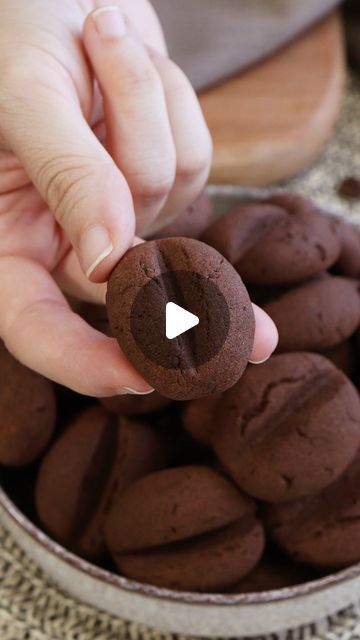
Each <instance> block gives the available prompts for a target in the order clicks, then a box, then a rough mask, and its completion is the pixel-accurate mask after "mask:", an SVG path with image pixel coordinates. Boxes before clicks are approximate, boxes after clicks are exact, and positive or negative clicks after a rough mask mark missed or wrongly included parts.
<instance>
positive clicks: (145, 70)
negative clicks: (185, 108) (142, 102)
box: [118, 60, 161, 95]
mask: <svg viewBox="0 0 360 640" xmlns="http://www.w3.org/2000/svg"><path fill="white" fill-rule="evenodd" d="M118 79H119V82H118V84H119V87H120V89H121V93H122V94H123V93H128V92H129V91H131V92H132V94H135V95H137V94H138V93H140V92H141V93H153V92H155V91H157V90H158V89H159V87H160V86H161V81H160V78H159V76H158V74H157V72H156V70H155V68H154V67H153V66H152V65H151V64H149V62H148V61H145V62H144V61H142V60H134V61H133V62H132V64H129V65H126V66H125V65H124V67H123V68H122V69H121V71H120V72H119V75H118Z"/></svg>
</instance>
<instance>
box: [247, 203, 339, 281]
mask: <svg viewBox="0 0 360 640" xmlns="http://www.w3.org/2000/svg"><path fill="white" fill-rule="evenodd" d="M264 204H267V205H273V206H277V207H281V208H282V209H283V210H284V211H285V213H286V214H287V215H286V218H285V219H284V220H282V221H280V222H279V223H278V224H275V225H274V226H273V228H272V229H271V230H270V231H269V232H268V233H267V234H266V235H264V236H263V238H262V239H261V240H260V241H259V242H257V244H256V245H255V246H253V247H252V248H250V249H249V250H248V251H247V252H246V253H245V255H244V256H243V257H242V258H241V259H240V260H239V262H238V263H237V264H236V265H235V266H236V269H237V271H238V272H239V273H240V275H241V277H242V278H243V280H244V282H246V283H251V284H287V283H295V282H301V281H303V280H306V279H308V278H311V277H312V276H315V275H316V274H318V273H320V272H322V271H324V270H326V269H328V268H329V267H331V265H333V264H334V263H335V262H336V260H337V259H338V257H339V255H340V241H339V237H338V235H337V232H336V228H335V227H336V225H335V223H334V221H333V219H332V218H331V217H330V216H326V215H324V214H322V213H320V212H319V211H317V210H316V209H315V208H314V207H313V205H312V204H311V203H310V202H309V201H308V200H305V199H304V198H302V197H301V196H297V195H292V194H282V195H278V196H273V197H272V198H270V199H268V200H267V201H266V202H265V203H264Z"/></svg>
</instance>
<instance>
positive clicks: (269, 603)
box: [0, 188, 360, 638]
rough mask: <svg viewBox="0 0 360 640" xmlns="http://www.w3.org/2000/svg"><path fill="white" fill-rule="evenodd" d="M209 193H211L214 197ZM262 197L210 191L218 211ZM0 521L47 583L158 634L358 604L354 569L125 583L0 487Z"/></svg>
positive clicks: (241, 628)
mask: <svg viewBox="0 0 360 640" xmlns="http://www.w3.org/2000/svg"><path fill="white" fill-rule="evenodd" d="M213 194H214V192H213ZM261 195H264V192H261V191H259V190H255V191H254V190H252V192H251V193H244V192H243V191H242V190H240V189H237V190H235V191H234V190H230V189H229V188H226V189H224V190H221V189H220V190H219V189H218V188H217V189H216V190H215V201H216V204H217V208H218V211H219V213H221V209H223V208H224V207H226V206H227V207H228V206H229V204H232V202H233V201H234V200H235V201H236V202H238V201H239V198H240V199H249V198H250V199H251V196H252V197H254V196H256V197H258V196H261ZM0 516H1V518H2V521H3V523H4V525H5V526H6V527H7V529H8V530H9V531H10V532H11V533H12V535H13V537H14V538H15V540H16V541H17V542H18V544H19V545H20V546H21V547H22V548H23V549H24V550H25V551H26V552H27V553H28V554H29V555H30V556H31V557H32V558H33V559H34V560H35V561H36V562H37V563H38V564H39V565H40V566H41V567H42V568H43V569H44V570H45V571H46V572H47V574H48V575H49V576H50V578H51V579H53V580H54V581H55V582H56V583H58V584H59V585H60V586H61V587H62V588H64V589H66V590H67V591H68V592H69V593H71V594H72V595H74V596H75V597H77V598H79V599H80V600H82V601H83V602H86V603H88V604H90V605H93V606H95V607H97V608H101V609H103V610H105V611H107V612H109V613H111V614H113V615H117V616H120V617H122V618H124V619H126V620H129V621H133V622H138V623H141V624H144V625H147V626H151V627H155V628H156V629H158V630H160V631H163V632H173V633H177V634H189V635H192V636H194V635H196V636H203V637H213V636H220V637H222V638H225V637H239V636H256V635H261V634H270V633H280V632H281V631H284V630H287V629H295V628H297V627H300V626H303V625H307V624H310V623H314V622H317V621H320V620H323V619H324V618H325V617H326V616H328V615H331V614H334V613H336V612H337V611H340V610H342V609H344V608H346V607H348V606H349V605H351V604H356V603H358V602H359V601H360V563H359V564H357V565H354V566H352V567H349V568H347V569H345V570H343V571H339V572H337V573H334V574H331V575H327V576H326V577H324V578H320V579H317V580H313V581H311V582H308V583H304V584H301V585H299V586H295V587H287V588H284V589H279V590H276V591H264V592H262V593H248V594H236V595H233V594H227V595H217V594H197V593H185V592H175V591H170V590H167V589H159V588H156V587H153V586H150V585H146V584H140V583H137V582H134V581H132V580H128V579H126V578H123V577H121V576H119V575H115V574H114V573H111V572H110V571H106V570H104V569H101V568H99V567H97V566H95V565H93V564H91V563H90V562H87V561H86V560H83V559H82V558H80V557H78V556H76V555H74V554H72V553H70V552H69V551H67V550H66V549H64V548H63V547H62V546H60V545H59V544H57V543H56V542H54V541H53V540H52V539H50V538H49V537H48V536H47V535H45V534H44V533H43V532H42V531H41V530H40V529H39V528H38V527H37V526H35V525H34V524H33V523H32V522H31V521H30V520H29V519H28V518H27V517H26V516H25V515H24V514H23V513H22V512H21V511H20V509H19V508H18V506H17V505H16V504H15V503H14V502H13V501H12V499H11V498H10V497H9V496H8V495H7V493H6V492H5V491H4V490H3V489H0Z"/></svg>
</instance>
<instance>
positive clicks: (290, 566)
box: [231, 554, 314, 593]
mask: <svg viewBox="0 0 360 640" xmlns="http://www.w3.org/2000/svg"><path fill="white" fill-rule="evenodd" d="M312 579H314V576H313V575H312V572H311V570H310V569H305V568H304V567H303V566H302V565H298V564H295V562H290V561H289V560H288V558H287V557H286V556H284V557H282V556H281V557H277V556H275V557H272V556H271V555H270V554H267V555H266V557H264V558H263V559H262V560H261V562H259V564H258V565H257V566H256V567H255V569H253V570H252V571H251V572H250V573H248V574H247V575H246V576H245V577H244V578H242V579H241V580H240V581H239V582H238V583H237V584H236V585H235V586H234V587H232V589H231V593H260V592H262V591H273V590H274V589H285V588H286V587H292V586H295V585H297V584H302V583H303V582H309V581H310V580H312Z"/></svg>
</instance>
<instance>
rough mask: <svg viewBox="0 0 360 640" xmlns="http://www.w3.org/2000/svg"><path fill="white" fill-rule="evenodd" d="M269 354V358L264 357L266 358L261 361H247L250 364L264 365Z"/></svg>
mask: <svg viewBox="0 0 360 640" xmlns="http://www.w3.org/2000/svg"><path fill="white" fill-rule="evenodd" d="M271 355H272V354H271V353H270V355H269V356H266V358H264V359H263V360H249V363H250V364H264V362H267V361H268V360H269V358H270V357H271Z"/></svg>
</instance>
